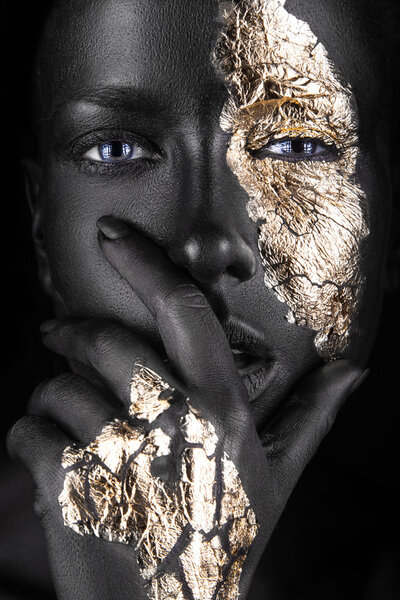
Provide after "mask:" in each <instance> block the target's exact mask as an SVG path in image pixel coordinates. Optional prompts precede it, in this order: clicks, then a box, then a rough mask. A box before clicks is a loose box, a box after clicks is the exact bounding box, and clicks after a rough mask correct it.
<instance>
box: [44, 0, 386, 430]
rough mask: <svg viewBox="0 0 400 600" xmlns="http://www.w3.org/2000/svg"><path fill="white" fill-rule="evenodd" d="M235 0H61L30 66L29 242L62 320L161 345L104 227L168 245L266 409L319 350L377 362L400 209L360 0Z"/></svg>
mask: <svg viewBox="0 0 400 600" xmlns="http://www.w3.org/2000/svg"><path fill="white" fill-rule="evenodd" d="M235 4H236V5H237V8H236V9H234V8H233V4H232V3H230V2H224V3H222V2H218V0H203V1H202V2H198V1H196V0H193V1H192V0H170V1H168V2H159V1H158V0H135V1H132V0H96V1H94V2H90V3H87V2H85V3H81V2H75V1H73V2H58V5H57V7H56V9H55V11H54V12H53V15H52V17H51V19H50V21H49V23H48V27H47V30H46V35H45V37H44V40H43V43H42V49H41V53H40V55H39V59H38V64H37V71H36V73H37V87H36V92H37V96H36V117H37V121H36V127H37V132H38V136H39V145H40V151H41V155H40V160H39V175H38V176H37V180H38V184H39V185H38V193H37V200H36V202H35V208H34V212H35V214H34V234H35V240H36V245H37V250H38V256H39V264H40V274H41V279H42V282H43V284H44V286H45V287H46V289H47V290H48V291H49V292H50V294H51V295H52V296H53V299H54V302H55V306H56V310H57V312H58V314H59V316H67V315H75V316H81V317H84V316H101V317H107V318H111V319H114V320H117V321H119V322H121V323H124V324H125V325H126V326H127V327H129V328H130V329H133V330H135V331H137V332H139V333H141V334H143V335H145V336H146V337H147V338H148V339H150V340H151V341H152V342H153V343H154V344H155V345H156V346H160V344H161V342H160V339H159V335H158V331H157V327H156V324H155V322H154V320H153V318H152V317H151V315H150V313H149V312H148V311H147V310H146V308H145V307H144V305H143V304H142V303H141V301H140V300H139V298H137V297H136V296H135V295H134V294H133V293H132V291H131V290H130V288H129V287H128V285H127V284H126V283H125V282H124V281H123V280H122V279H121V278H120V277H119V276H118V275H117V273H116V272H115V271H114V270H113V269H112V267H111V266H110V265H109V263H108V262H107V261H106V259H105V257H104V256H103V254H102V252H101V250H100V248H99V245H98V242H97V233H98V230H97V228H96V221H97V219H98V218H99V217H101V216H103V215H113V216H115V217H118V218H121V219H123V220H124V221H126V222H128V223H130V224H131V225H132V227H134V228H135V229H137V230H138V231H140V232H142V233H143V234H144V235H145V236H148V237H149V238H151V239H152V240H153V241H154V242H156V243H157V244H158V245H160V246H161V247H162V248H164V249H165V251H166V252H167V253H168V255H169V257H170V258H171V260H172V261H173V262H175V263H176V264H177V265H178V266H180V267H183V268H184V269H186V270H188V271H189V272H190V274H191V276H192V278H193V280H194V282H195V283H196V284H197V285H198V286H199V287H200V288H201V289H202V290H203V291H204V292H205V294H206V296H207V297H208V299H209V301H210V303H211V305H212V307H213V308H214V310H215V312H216V314H217V316H218V318H219V319H220V321H221V323H222V324H223V326H224V329H225V331H226V333H227V336H228V338H229V340H230V342H231V345H232V346H237V345H238V343H239V342H241V346H240V350H241V351H242V352H244V353H245V355H243V354H236V360H237V364H238V367H239V368H240V369H241V372H243V373H244V372H247V373H250V377H247V378H246V382H247V386H248V391H249V397H250V400H251V401H252V402H253V406H254V409H255V413H256V414H257V415H258V416H259V418H260V419H262V413H263V407H265V403H266V402H267V401H268V399H269V398H271V397H272V396H273V397H274V398H276V396H277V395H285V394H286V393H287V391H288V389H289V388H290V387H291V386H292V385H293V383H294V382H295V381H296V380H297V379H298V378H299V376H300V375H301V374H302V373H304V372H305V371H307V370H309V369H310V368H312V367H313V366H314V365H317V364H318V363H319V362H321V361H323V360H332V359H335V358H338V357H339V356H349V357H350V358H352V359H353V360H355V361H358V362H360V363H362V362H364V361H365V360H366V356H367V354H368V351H369V348H370V345H371V343H372V340H373V337H374V329H375V325H376V322H377V311H379V303H380V296H381V288H382V273H383V261H384V252H385V239H386V230H387V220H388V213H389V204H390V198H389V192H388V184H387V173H386V170H385V164H386V162H387V161H386V160H385V159H386V156H385V139H384V138H385V133H384V131H385V130H384V126H383V123H382V121H381V119H380V114H381V112H382V98H384V93H385V90H384V88H383V84H382V82H381V80H380V75H379V68H378V67H379V61H378V59H377V58H376V57H375V56H374V53H373V51H372V50H371V48H370V47H369V46H368V45H366V42H365V40H366V39H368V38H369V35H366V32H368V27H370V24H369V23H368V18H367V16H366V11H365V10H361V9H357V7H356V3H353V2H351V1H349V2H346V1H345V0H337V1H335V2H331V1H330V2H328V1H327V2H325V1H321V0H315V1H312V2H310V1H309V0H307V1H306V0H297V1H295V0H287V1H286V3H285V1H284V0H244V1H243V2H239V3H235ZM222 5H223V8H224V11H223V12H221V10H222V9H221V6H222ZM357 11H358V12H357ZM364 21H365V22H364ZM271 356H273V357H274V358H273V359H272V360H273V367H274V368H271V369H270V370H263V371H262V373H263V374H264V375H263V376H260V375H257V376H256V375H253V376H252V375H251V373H253V374H254V373H256V372H257V371H258V370H259V368H260V364H262V363H264V362H265V361H266V362H269V361H271Z"/></svg>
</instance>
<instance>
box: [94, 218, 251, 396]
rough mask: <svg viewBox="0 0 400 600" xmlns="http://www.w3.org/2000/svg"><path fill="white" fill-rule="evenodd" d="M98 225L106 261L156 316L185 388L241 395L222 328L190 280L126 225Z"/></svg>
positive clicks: (109, 220) (104, 220)
mask: <svg viewBox="0 0 400 600" xmlns="http://www.w3.org/2000/svg"><path fill="white" fill-rule="evenodd" d="M97 225H98V227H99V229H100V232H101V234H100V235H99V243H100V246H101V248H102V250H103V252H104V254H105V256H106V258H107V259H108V261H109V262H110V263H111V264H112V265H113V267H114V268H115V269H116V270H117V271H118V272H119V273H120V274H121V275H122V277H123V278H124V279H125V280H126V281H127V282H128V283H129V285H130V287H131V288H132V290H133V291H134V292H135V293H136V294H137V295H138V296H139V298H140V299H141V300H142V302H143V303H144V304H145V305H146V306H147V308H148V309H149V311H150V312H151V313H152V314H153V315H154V317H155V319H156V320H157V323H158V327H159V331H160V335H161V338H162V340H163V343H164V346H165V349H166V352H167V354H168V357H169V360H170V363H171V365H172V367H173V368H174V370H175V372H176V373H177V375H178V376H179V377H180V379H181V380H182V381H183V383H185V385H187V386H188V387H198V388H201V389H212V390H213V391H220V392H227V391H228V390H229V392H230V393H231V394H232V391H233V390H235V389H240V390H241V391H242V386H243V383H242V381H241V379H240V376H239V373H238V372H237V370H236V367H235V363H234V360H233V357H232V353H231V349H230V346H229V343H228V340H227V338H226V336H225V334H224V331H223V329H222V327H221V324H220V323H219V321H218V319H217V317H216V315H215V313H214V312H213V310H212V308H211V306H210V304H209V303H208V301H207V299H206V297H205V296H204V294H203V293H202V292H201V291H200V290H199V289H198V288H197V287H196V286H195V285H194V284H193V283H192V282H191V281H190V279H189V277H188V275H187V274H186V273H185V272H184V271H183V270H182V269H179V268H178V267H177V266H176V265H174V264H173V263H172V262H171V261H170V259H169V258H168V256H167V255H166V253H165V252H163V251H162V250H161V248H159V247H157V246H156V245H155V244H154V243H152V242H151V241H150V240H148V239H146V238H144V237H143V236H141V235H140V234H138V233H137V232H135V231H134V230H132V229H131V228H130V227H129V226H128V225H126V224H125V223H124V222H122V221H120V220H118V219H116V218H114V217H102V218H101V219H99V221H98V222H97ZM242 397H245V396H244V395H242ZM232 400H233V398H232Z"/></svg>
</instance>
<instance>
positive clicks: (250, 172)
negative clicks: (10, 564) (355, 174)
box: [228, 143, 368, 360]
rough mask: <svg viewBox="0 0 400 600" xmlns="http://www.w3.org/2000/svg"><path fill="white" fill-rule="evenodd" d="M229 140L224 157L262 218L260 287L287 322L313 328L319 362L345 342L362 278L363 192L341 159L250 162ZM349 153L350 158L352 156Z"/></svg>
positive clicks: (257, 218)
mask: <svg viewBox="0 0 400 600" xmlns="http://www.w3.org/2000/svg"><path fill="white" fill-rule="evenodd" d="M239 147H240V145H238V146H236V147H235V144H234V143H233V144H232V145H231V148H230V151H229V154H228V162H229V165H230V167H231V169H232V170H233V172H234V173H235V174H236V175H237V176H238V178H239V181H240V183H241V185H242V186H243V187H244V188H245V189H246V191H247V193H248V194H249V196H250V201H249V203H248V205H247V210H248V214H249V217H250V218H251V219H252V220H254V221H261V224H260V225H259V237H258V246H259V251H260V255H261V260H262V263H263V266H264V272H265V279H264V280H265V285H266V286H267V287H268V288H269V289H272V290H273V292H274V293H275V295H276V297H277V298H278V299H279V300H280V301H281V302H284V303H285V304H286V305H287V306H288V309H289V310H288V314H287V319H288V321H289V322H291V323H293V324H297V325H301V326H307V327H308V328H310V329H312V330H314V331H315V332H316V336H315V340H314V342H315V346H316V348H317V351H318V352H319V354H320V355H321V356H322V357H323V358H324V359H326V360H332V359H335V358H338V356H340V355H341V354H342V353H343V352H344V350H345V349H346V347H347V344H348V339H349V335H350V327H351V323H352V321H353V318H354V316H355V314H356V309H357V305H358V301H359V298H360V293H361V290H362V286H363V277H362V275H361V272H360V247H361V243H362V241H363V239H364V238H365V237H366V236H367V234H368V228H367V225H366V222H365V219H364V216H363V208H362V204H363V193H362V191H361V189H360V188H358V187H357V186H356V185H355V184H353V183H351V182H350V176H348V177H346V169H347V168H348V167H349V164H350V163H351V162H354V161H351V160H350V159H351V158H352V157H347V158H346V159H343V164H338V163H329V162H320V163H316V162H313V163H311V162H309V163H306V162H305V161H302V162H298V163H288V162H284V161H282V160H278V159H276V160H270V159H266V160H263V161H260V160H258V161H257V160H254V159H252V158H250V157H249V155H247V154H244V153H243V152H240V151H239ZM353 158H355V157H353Z"/></svg>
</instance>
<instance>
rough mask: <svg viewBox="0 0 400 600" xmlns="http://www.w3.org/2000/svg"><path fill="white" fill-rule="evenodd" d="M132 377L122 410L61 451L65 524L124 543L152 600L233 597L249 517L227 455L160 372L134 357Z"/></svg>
mask: <svg viewBox="0 0 400 600" xmlns="http://www.w3.org/2000/svg"><path fill="white" fill-rule="evenodd" d="M131 387H132V389H131V405H130V410H129V414H130V417H131V419H130V420H129V419H128V420H127V421H126V422H125V421H122V420H119V419H118V420H115V421H113V422H112V423H109V424H107V425H106V426H105V427H104V428H103V430H102V431H101V433H100V434H99V435H98V436H97V437H96V438H95V440H94V441H93V442H92V443H91V444H89V445H88V446H87V447H86V448H77V447H74V446H70V447H68V448H66V449H65V451H64V453H63V457H62V465H63V467H64V469H65V470H66V477H65V482H64V488H63V491H62V493H61V494H60V497H59V502H60V505H61V507H62V512H63V518H64V523H65V525H67V526H68V527H70V528H72V529H73V530H74V531H76V532H77V533H79V534H81V535H87V534H90V535H95V536H97V537H100V538H103V539H105V540H109V541H113V542H120V543H124V544H133V545H134V546H135V548H136V550H137V557H138V562H139V568H140V572H141V575H142V577H143V578H144V580H145V581H146V585H147V586H148V594H149V596H150V598H152V599H154V600H167V599H168V600H172V599H174V600H214V599H215V600H233V599H236V598H238V594H239V582H240V576H241V571H242V566H243V563H244V560H245V558H246V555H247V553H248V550H249V548H250V546H251V544H252V542H253V540H254V538H255V536H256V534H257V530H258V525H257V522H256V517H255V514H254V512H253V510H252V509H251V508H250V505H249V500H248V497H247V495H246V493H245V491H244V489H243V487H242V484H241V481H240V477H239V474H238V472H237V469H236V467H235V465H234V464H233V463H232V461H230V459H229V457H228V456H227V455H226V454H225V453H224V452H223V451H222V450H221V449H220V448H219V441H218V437H217V435H216V432H215V429H214V427H213V425H212V424H211V423H210V422H209V421H207V420H206V419H204V418H203V417H202V416H201V415H200V414H199V413H198V412H197V410H195V409H194V408H193V407H192V406H191V403H190V401H189V400H188V399H185V398H184V397H183V396H180V397H179V396H178V397H176V396H175V395H174V393H175V390H173V389H171V388H169V387H168V385H167V384H166V383H165V382H164V381H163V380H162V378H161V377H159V375H157V374H156V373H154V372H153V371H152V370H150V369H148V368H146V367H143V366H141V365H135V369H134V375H133V377H132V386H131ZM176 403H178V404H179V407H178V408H179V410H178V412H174V409H175V408H176ZM171 419H174V420H175V425H176V432H175V434H174V435H171ZM160 460H161V461H164V462H162V464H161V471H158V470H157V461H160ZM168 463H169V468H168ZM163 467H164V468H165V469H166V470H165V473H166V476H163V473H164V471H163ZM169 473H172V474H175V476H173V477H172V478H171V477H170V476H169Z"/></svg>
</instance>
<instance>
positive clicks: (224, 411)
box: [9, 218, 361, 600]
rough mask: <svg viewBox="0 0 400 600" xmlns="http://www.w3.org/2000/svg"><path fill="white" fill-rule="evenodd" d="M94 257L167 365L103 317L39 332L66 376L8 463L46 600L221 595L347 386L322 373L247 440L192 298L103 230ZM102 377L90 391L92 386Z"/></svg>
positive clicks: (348, 376)
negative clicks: (51, 599) (38, 531)
mask: <svg viewBox="0 0 400 600" xmlns="http://www.w3.org/2000/svg"><path fill="white" fill-rule="evenodd" d="M99 226H100V229H101V231H102V232H103V233H102V234H101V235H100V240H99V241H100V245H101V247H102V249H103V251H104V253H105V256H106V257H107V259H108V260H109V261H110V263H111V264H112V265H113V266H114V267H115V269H116V270H117V271H118V272H119V273H120V274H121V275H122V276H123V277H124V278H125V279H126V281H127V282H128V283H129V285H130V286H131V288H132V290H133V291H134V292H135V293H136V294H137V295H138V296H139V297H140V298H141V300H142V301H143V302H144V304H145V305H146V306H147V307H148V309H149V310H150V312H151V313H152V314H153V316H154V318H155V319H156V322H157V325H158V328H159V332H160V335H161V338H162V341H163V344H164V347H165V351H166V354H167V356H168V361H169V365H170V369H168V368H167V367H166V363H165V361H163V359H162V357H160V356H159V355H158V354H157V353H156V352H154V350H153V349H152V348H151V347H150V346H149V344H147V343H146V341H145V340H143V339H140V338H139V337H138V336H135V335H134V334H133V333H131V332H129V331H127V330H126V329H124V328H122V327H121V326H119V325H117V324H114V323H112V322H108V321H97V320H87V321H85V320H84V321H78V320H69V321H64V322H60V321H56V322H52V323H50V325H48V326H47V327H46V328H45V332H44V343H45V344H46V345H47V346H48V347H49V348H51V349H52V350H54V351H55V352H57V353H59V354H62V355H63V356H65V357H66V358H68V359H69V361H70V363H71V364H72V365H74V370H75V371H76V372H80V373H85V375H86V378H84V377H82V376H80V375H77V374H73V373H68V374H64V375H62V376H60V377H58V378H56V379H54V380H52V381H50V382H48V383H45V384H42V385H41V386H39V387H38V388H37V389H36V390H35V392H34V394H33V396H32V399H31V402H30V405H29V413H30V414H29V416H27V417H25V418H24V419H22V420H21V421H19V422H18V423H17V424H16V425H15V426H14V428H13V429H12V431H11V433H10V436H9V451H10V453H11V454H12V455H13V456H15V457H16V458H19V459H20V460H21V461H22V462H23V463H24V464H25V465H26V467H27V468H28V469H29V470H30V472H31V473H32V476H33V478H34V480H35V483H36V490H37V491H36V510H37V513H38V515H39V517H40V518H41V520H42V524H43V528H44V531H45V534H46V537H47V541H48V547H49V556H50V561H51V565H52V570H53V575H54V580H55V585H56V589H57V593H58V597H59V598H61V599H70V598H72V597H73V598H85V599H89V600H90V599H91V598H93V599H94V598H96V600H97V599H98V598H99V597H101V598H110V599H111V598H112V599H113V598H116V597H118V598H119V599H122V600H123V599H124V598H127V599H128V598H132V597H135V598H148V596H150V597H153V598H157V599H158V598H160V599H164V598H165V599H166V598H178V599H182V600H183V599H188V600H189V599H190V600H191V599H192V598H199V599H200V600H203V599H204V600H205V599H206V598H207V599H208V598H210V599H211V598H218V599H220V600H222V599H225V598H229V599H231V598H236V597H237V595H238V590H239V589H240V593H242V594H243V596H245V594H246V592H247V590H248V587H249V585H250V582H251V578H252V575H253V574H254V571H255V568H256V566H257V563H258V561H259V559H260V557H261V555H262V552H263V550H264V548H265V546H266V544H267V542H268V540H269V537H270V535H271V533H272V531H273V529H274V527H275V525H276V523H277V521H278V518H279V516H280V514H281V512H282V510H283V508H284V506H285V503H286V501H287V499H288V497H289V494H290V493H291V491H292V489H293V487H294V485H295V483H296V481H297V479H298V478H299V476H300V474H301V472H302V470H303V468H304V467H305V465H306V464H307V463H308V461H309V460H310V458H311V457H312V455H313V454H314V452H315V450H316V448H317V447H318V445H319V443H320V441H321V440H322V438H323V437H324V435H325V434H326V433H327V431H328V430H329V429H330V427H331V425H332V423H333V421H334V419H335V416H336V413H337V410H338V409H339V407H340V405H341V403H342V402H343V401H344V399H345V397H346V396H347V395H348V393H350V391H351V390H352V388H353V387H354V385H355V384H356V383H357V382H358V381H359V380H360V376H361V372H360V371H359V369H357V368H354V367H351V366H350V365H349V364H348V363H347V362H345V361H336V362H335V363H332V364H330V365H327V366H324V367H322V368H320V369H318V370H317V371H316V372H315V373H313V374H311V375H310V376H308V377H307V378H306V379H305V380H304V381H303V382H302V383H300V385H299V386H298V389H297V390H296V391H295V392H294V394H293V395H292V397H291V398H290V399H289V400H287V402H286V403H285V404H284V406H283V407H282V409H281V410H280V411H279V412H278V413H277V415H276V416H275V417H274V419H273V420H272V421H271V422H270V423H269V424H268V427H267V428H266V430H265V431H263V432H262V433H261V434H259V433H258V432H257V431H256V427H255V425H254V419H253V416H252V413H251V407H250V404H249V402H248V398H247V394H246V391H245V389H244V386H243V384H242V381H241V379H240V376H239V374H238V372H237V370H236V367H235V364H234V361H233V357H232V353H231V350H230V347H229V344H228V341H227V339H226V337H225V334H224V332H223V330H222V328H221V325H220V323H219V321H218V319H217V318H216V316H215V314H214V313H213V311H212V309H211V307H210V305H209V304H208V302H207V300H206V298H205V297H204V295H203V294H202V293H201V291H200V290H199V289H198V288H197V287H196V286H195V285H194V284H193V283H192V282H191V281H190V280H189V279H188V278H187V276H186V275H185V274H184V273H182V272H181V271H179V270H178V269H177V268H176V266H175V265H173V264H172V263H171V262H170V261H169V259H168V258H167V257H166V256H165V254H164V253H163V252H162V251H161V250H160V249H159V248H157V247H155V246H154V245H153V244H152V243H151V242H150V241H149V240H146V239H144V238H142V237H141V236H140V235H138V234H137V233H135V232H134V231H132V230H131V229H128V228H127V227H126V226H125V225H124V224H121V222H119V221H116V220H115V219H111V218H103V219H102V220H101V222H100V223H99ZM99 380H100V381H102V382H103V385H102V386H101V388H99V386H98V385H94V384H93V383H91V381H92V382H93V381H96V382H97V381H99Z"/></svg>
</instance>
